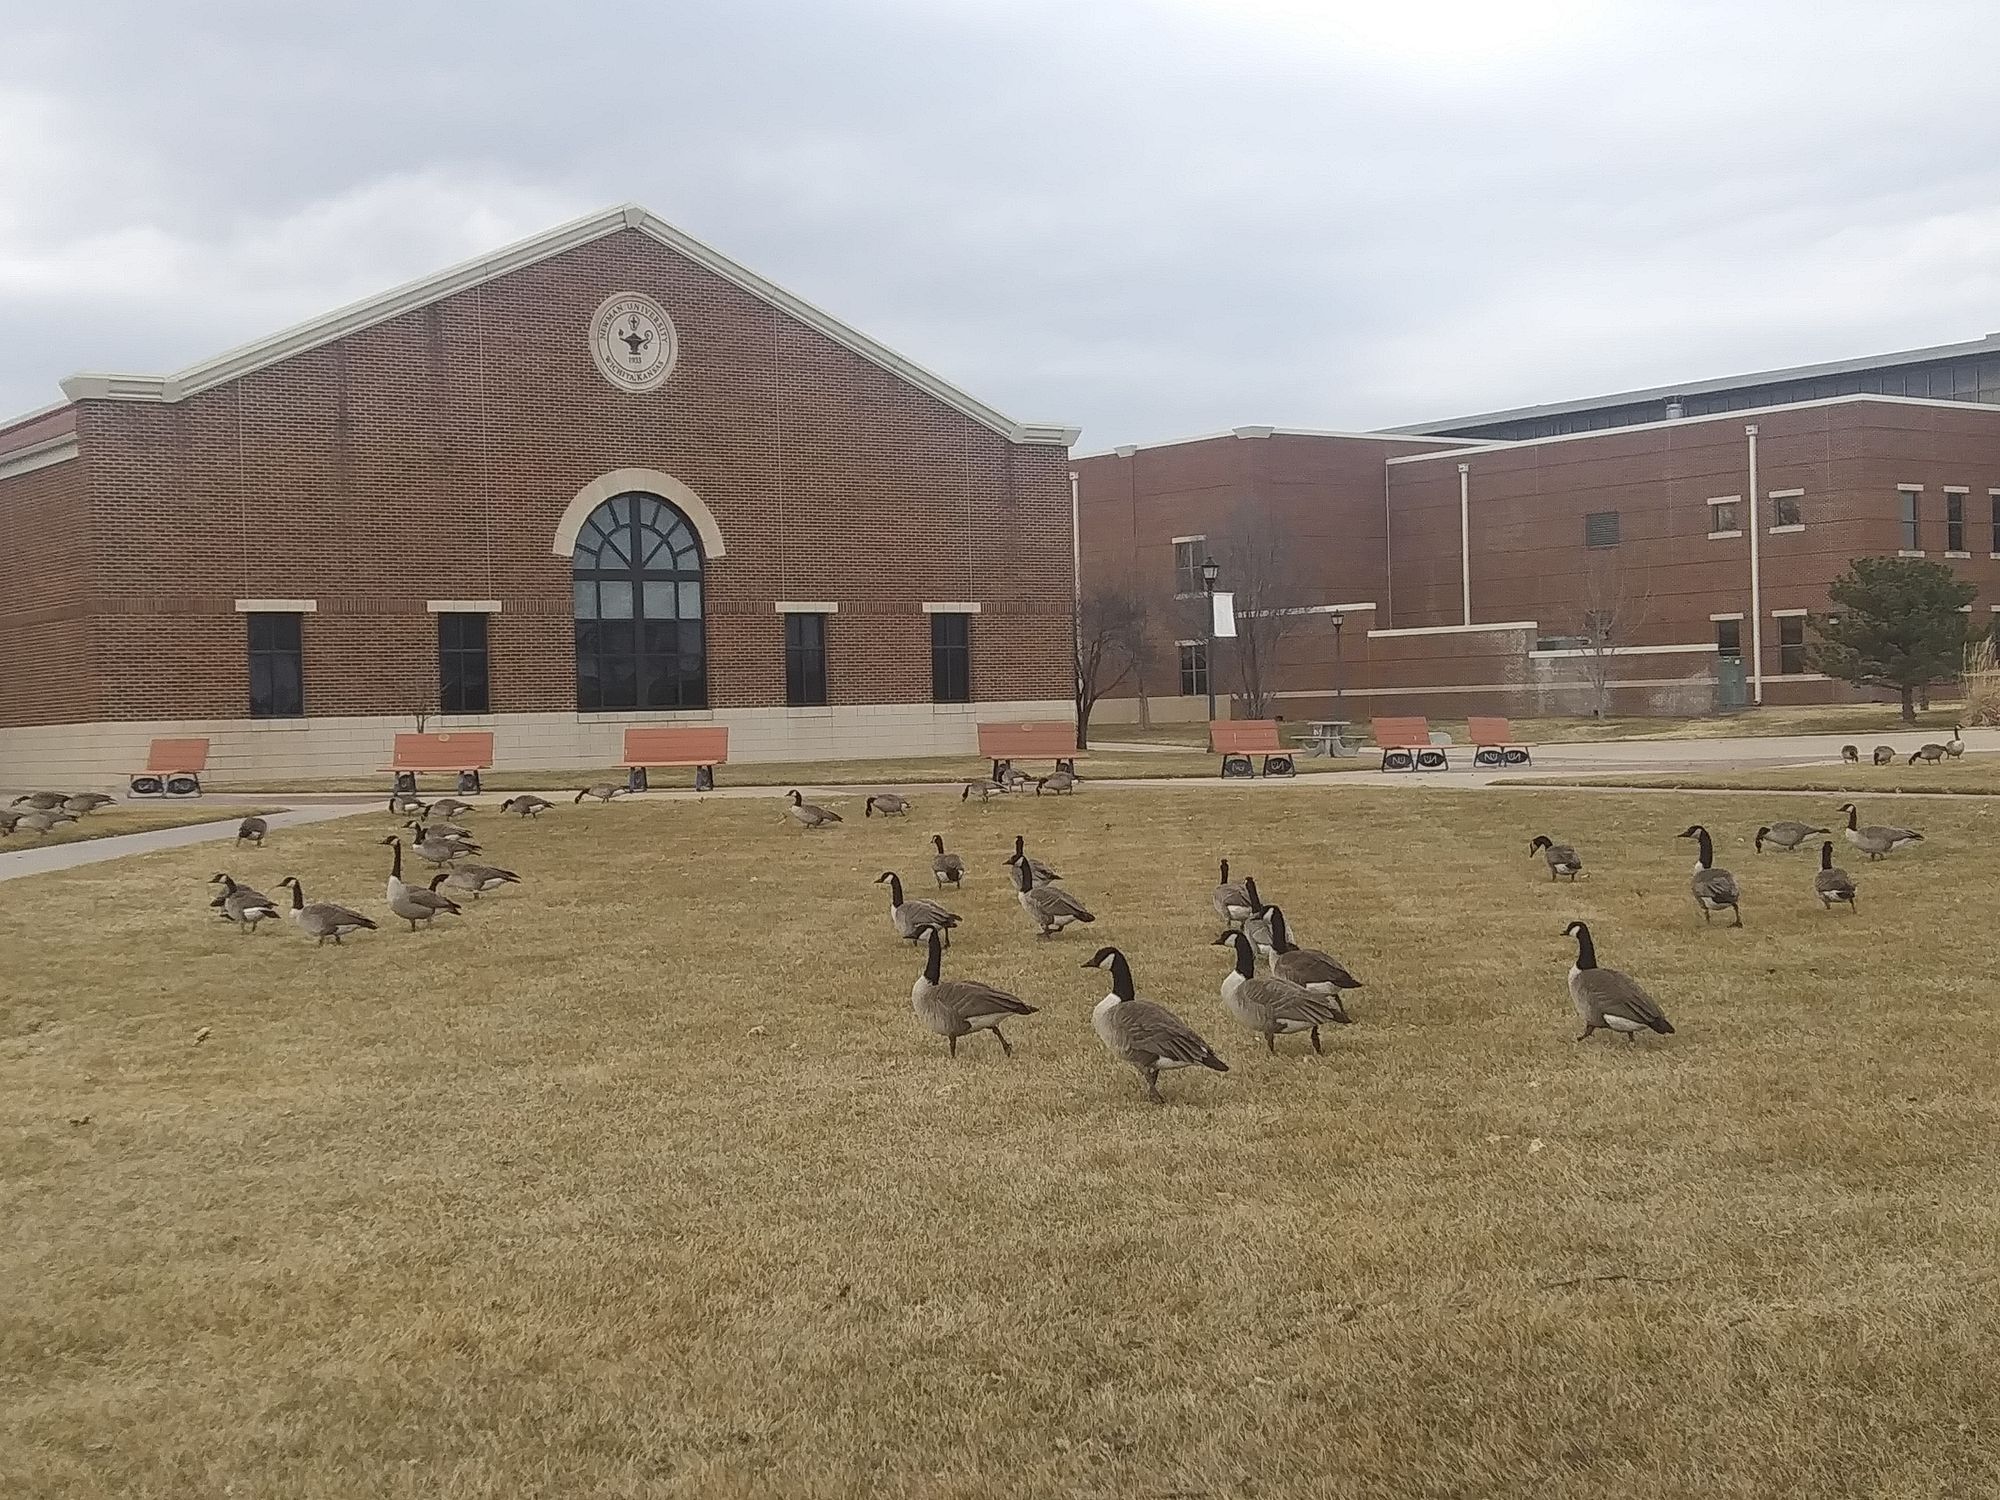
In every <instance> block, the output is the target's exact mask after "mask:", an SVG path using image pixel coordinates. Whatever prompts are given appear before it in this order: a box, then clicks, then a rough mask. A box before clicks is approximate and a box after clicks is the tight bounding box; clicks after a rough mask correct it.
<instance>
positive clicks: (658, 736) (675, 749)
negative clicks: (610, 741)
mask: <svg viewBox="0 0 2000 1500" xmlns="http://www.w3.org/2000/svg"><path fill="white" fill-rule="evenodd" d="M728 759H729V726H728V725H726V724H724V725H719V726H718V725H712V724H655V725H653V726H651V727H650V728H642V729H628V730H626V731H625V759H624V760H623V761H621V762H620V764H621V765H623V766H624V767H625V789H626V790H627V791H631V792H643V791H645V790H646V768H647V767H649V766H693V767H694V789H695V790H696V791H698V792H705V791H708V790H709V789H710V788H712V787H713V786H714V785H715V768H716V767H717V766H719V765H723V764H724V763H726V762H727V761H728Z"/></svg>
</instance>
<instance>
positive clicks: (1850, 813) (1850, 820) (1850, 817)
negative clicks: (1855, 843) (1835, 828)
mask: <svg viewBox="0 0 2000 1500" xmlns="http://www.w3.org/2000/svg"><path fill="white" fill-rule="evenodd" d="M1855 821H1856V816H1855V810H1854V809H1853V808H1852V807H1850V808H1848V809H1847V826H1848V827H1849V828H1853V827H1854V825H1855Z"/></svg>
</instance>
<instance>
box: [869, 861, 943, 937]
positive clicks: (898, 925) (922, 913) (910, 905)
mask: <svg viewBox="0 0 2000 1500" xmlns="http://www.w3.org/2000/svg"><path fill="white" fill-rule="evenodd" d="M885 880H886V881H887V882H888V883H889V925H890V926H892V927H894V928H895V929H896V932H897V935H898V936H901V937H905V938H908V939H909V940H910V941H911V942H913V943H914V942H915V941H916V940H917V939H918V938H919V937H921V936H923V931H924V929H925V928H926V927H935V928H937V929H938V930H939V931H940V932H942V933H943V934H944V940H945V943H946V944H947V945H949V944H950V942H951V929H952V928H954V927H956V926H957V925H958V924H959V923H960V922H963V921H964V920H965V918H963V917H961V916H960V915H959V914H958V913H957V912H955V911H946V910H945V909H944V908H943V907H942V906H939V905H938V904H937V902H935V901H905V900H904V899H903V878H902V877H901V876H900V875H898V874H897V873H896V872H895V871H894V870H884V871H883V872H882V873H881V874H880V875H877V876H876V877H875V883H876V884H877V885H880V884H882V882H883V881H885Z"/></svg>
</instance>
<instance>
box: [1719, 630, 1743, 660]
mask: <svg viewBox="0 0 2000 1500" xmlns="http://www.w3.org/2000/svg"><path fill="white" fill-rule="evenodd" d="M1715 650H1716V654H1717V655H1719V656H1733V657H1736V658H1738V659H1739V660H1740V659H1741V658H1742V655H1743V622H1742V621H1741V620H1717V621H1716V622H1715Z"/></svg>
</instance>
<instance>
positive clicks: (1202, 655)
mask: <svg viewBox="0 0 2000 1500" xmlns="http://www.w3.org/2000/svg"><path fill="white" fill-rule="evenodd" d="M1207 692H1208V648H1207V647H1206V646H1199V645H1188V646H1183V647H1181V696H1182V697H1183V698H1200V697H1203V696H1205V695H1206V694H1207Z"/></svg>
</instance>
